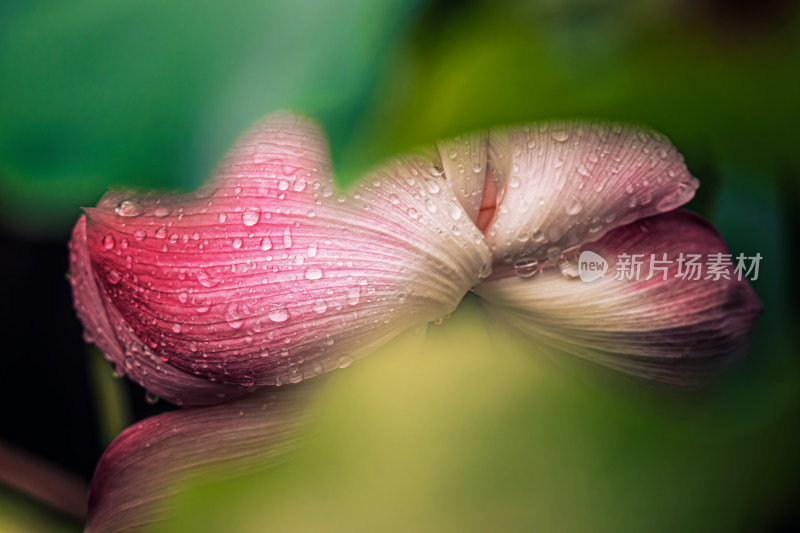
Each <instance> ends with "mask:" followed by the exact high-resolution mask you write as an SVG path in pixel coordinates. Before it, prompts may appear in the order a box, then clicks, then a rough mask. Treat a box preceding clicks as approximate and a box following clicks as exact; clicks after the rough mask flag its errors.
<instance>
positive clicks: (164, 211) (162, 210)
mask: <svg viewBox="0 0 800 533" xmlns="http://www.w3.org/2000/svg"><path fill="white" fill-rule="evenodd" d="M170 213H172V210H171V209H170V208H169V207H166V206H163V205H160V206H158V207H156V208H155V210H154V211H153V214H154V215H155V216H157V217H159V218H163V217H165V216H167V215H169V214H170Z"/></svg>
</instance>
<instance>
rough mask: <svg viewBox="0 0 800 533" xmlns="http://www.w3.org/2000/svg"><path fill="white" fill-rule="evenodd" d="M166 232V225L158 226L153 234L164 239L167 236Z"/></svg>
mask: <svg viewBox="0 0 800 533" xmlns="http://www.w3.org/2000/svg"><path fill="white" fill-rule="evenodd" d="M167 233H168V231H167V227H166V226H161V227H160V228H158V229H157V230H156V232H155V233H154V235H155V238H156V239H166V238H167Z"/></svg>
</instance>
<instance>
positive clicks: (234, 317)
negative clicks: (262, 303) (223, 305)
mask: <svg viewBox="0 0 800 533" xmlns="http://www.w3.org/2000/svg"><path fill="white" fill-rule="evenodd" d="M225 321H226V322H227V323H228V325H229V326H230V327H232V328H233V329H239V328H241V327H242V325H243V324H244V320H243V319H242V315H241V313H240V311H239V304H235V303H233V304H230V305H229V306H228V310H227V311H225Z"/></svg>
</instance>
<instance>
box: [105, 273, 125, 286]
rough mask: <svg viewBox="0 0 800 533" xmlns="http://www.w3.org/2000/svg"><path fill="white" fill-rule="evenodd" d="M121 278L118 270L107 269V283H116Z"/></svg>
mask: <svg viewBox="0 0 800 533" xmlns="http://www.w3.org/2000/svg"><path fill="white" fill-rule="evenodd" d="M121 279H122V276H121V275H120V273H119V272H117V271H116V270H111V271H109V273H108V281H109V283H111V284H112V285H116V284H117V283H119V282H120V280H121Z"/></svg>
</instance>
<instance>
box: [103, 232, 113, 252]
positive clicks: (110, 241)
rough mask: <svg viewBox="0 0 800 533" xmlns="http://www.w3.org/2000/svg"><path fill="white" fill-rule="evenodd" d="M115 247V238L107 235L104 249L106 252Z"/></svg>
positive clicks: (104, 240) (104, 238) (104, 239)
mask: <svg viewBox="0 0 800 533" xmlns="http://www.w3.org/2000/svg"><path fill="white" fill-rule="evenodd" d="M113 247H114V237H112V236H111V235H106V236H105V237H103V248H105V249H106V250H110V249H112V248H113Z"/></svg>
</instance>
